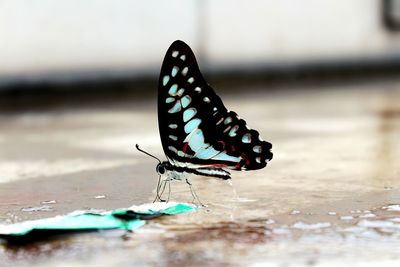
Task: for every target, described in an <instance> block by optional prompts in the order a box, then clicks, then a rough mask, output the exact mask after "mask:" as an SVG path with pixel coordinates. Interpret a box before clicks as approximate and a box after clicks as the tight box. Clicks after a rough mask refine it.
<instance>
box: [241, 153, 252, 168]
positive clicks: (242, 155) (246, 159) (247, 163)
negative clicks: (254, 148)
mask: <svg viewBox="0 0 400 267" xmlns="http://www.w3.org/2000/svg"><path fill="white" fill-rule="evenodd" d="M240 156H241V157H242V158H243V159H244V160H245V161H246V165H250V160H249V159H248V158H247V157H246V155H245V154H244V153H242V154H240Z"/></svg>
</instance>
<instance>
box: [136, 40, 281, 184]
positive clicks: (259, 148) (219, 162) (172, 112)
mask: <svg viewBox="0 0 400 267" xmlns="http://www.w3.org/2000/svg"><path fill="white" fill-rule="evenodd" d="M158 124H159V131H160V137H161V142H162V147H163V150H164V153H165V155H166V157H167V159H168V160H167V161H164V162H161V161H160V160H159V164H158V165H157V168H156V169H157V172H158V174H159V175H160V176H161V175H162V174H166V173H167V174H168V175H169V177H171V178H172V179H180V175H181V174H183V173H189V174H197V175H203V176H211V177H217V178H222V179H230V178H231V176H230V173H229V172H228V171H227V169H231V170H237V171H241V170H257V169H261V168H264V167H265V166H266V165H267V162H268V161H270V160H271V159H272V155H273V154H272V152H271V148H272V145H271V143H269V142H266V141H263V140H262V139H261V137H260V135H259V133H258V132H257V131H256V130H253V129H249V128H248V127H247V125H246V122H245V121H244V120H243V119H241V118H240V117H239V116H238V115H237V114H236V113H235V112H234V111H229V110H228V109H226V107H225V106H224V104H223V103H222V101H221V98H220V97H219V96H218V95H217V94H216V93H215V92H214V90H213V89H212V88H211V87H210V86H209V85H208V84H207V82H206V81H205V79H204V78H203V75H202V74H201V72H200V69H199V66H198V64H197V61H196V58H195V55H194V53H193V51H192V50H191V48H190V47H189V46H188V45H187V44H186V43H184V42H183V41H180V40H177V41H175V42H173V43H172V45H171V46H170V47H169V49H168V51H167V53H166V55H165V58H164V61H163V64H162V67H161V73H160V78H159V85H158ZM137 148H138V146H137ZM138 149H139V148H138ZM141 151H142V150H141ZM142 152H144V151H142ZM144 153H146V152H144ZM146 154H148V153H146ZM148 155H149V154H148ZM150 156H152V155H150ZM153 157H154V156H153Z"/></svg>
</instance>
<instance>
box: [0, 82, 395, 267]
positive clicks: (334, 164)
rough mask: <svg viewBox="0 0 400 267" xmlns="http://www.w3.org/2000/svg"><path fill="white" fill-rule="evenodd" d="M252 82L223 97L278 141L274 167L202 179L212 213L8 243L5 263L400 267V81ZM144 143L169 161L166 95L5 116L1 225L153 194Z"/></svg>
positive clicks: (0, 261) (0, 253)
mask: <svg viewBox="0 0 400 267" xmlns="http://www.w3.org/2000/svg"><path fill="white" fill-rule="evenodd" d="M242 89H243V91H242V92H241V93H240V90H236V91H235V92H236V93H235V94H230V93H229V91H227V90H225V91H222V92H223V93H220V95H221V97H222V99H223V100H224V102H225V105H226V106H227V107H228V108H229V109H232V110H235V111H236V112H237V113H238V114H239V115H240V116H241V117H242V118H245V119H246V120H247V122H248V124H249V126H250V127H252V128H255V129H258V130H259V131H260V134H261V136H262V137H263V138H264V139H266V140H268V141H270V142H272V143H273V152H274V159H273V160H272V161H271V162H270V164H269V165H268V166H267V168H265V169H262V170H258V171H252V172H233V173H232V174H233V179H232V180H231V182H227V181H222V180H217V179H213V178H206V177H193V178H192V182H193V184H194V186H195V188H196V191H197V194H198V195H199V197H200V199H201V200H202V202H203V203H205V204H206V205H207V207H206V208H203V209H200V210H199V211H197V212H195V213H190V214H183V215H178V216H171V217H164V218H162V219H156V220H154V221H151V222H149V223H148V224H147V225H146V226H145V227H143V228H141V229H140V230H138V231H137V232H134V233H123V232H120V231H111V232H102V233H92V234H84V235H73V236H68V237H62V238H60V239H57V240H52V241H44V242H40V243H36V244H31V245H28V246H24V247H9V246H6V245H3V246H1V247H0V266H26V265H40V266H87V265H90V266H132V265H134V266H178V265H179V266H182V265H184V266H266V265H267V266H338V265H341V266H377V265H379V266H397V265H398V264H399V263H400V257H399V255H400V254H399V252H400V246H399V245H400V206H398V204H400V191H399V186H400V179H399V176H400V168H399V166H398V162H399V160H400V152H399V151H400V149H399V148H400V142H399V141H398V136H399V133H400V104H399V103H400V81H386V82H379V83H376V82H375V83H373V84H362V85H354V84H353V85H351V86H350V85H347V86H346V85H342V86H325V87H324V88H320V89H316V88H314V89H309V88H306V87H303V88H302V87H299V88H298V89H296V90H294V89H291V90H283V89H282V90H273V91H272V90H271V91H269V90H268V88H265V89H264V88H263V89H261V90H254V91H253V90H251V89H260V88H248V87H246V88H242ZM238 92H239V93H238ZM136 143H139V144H140V145H141V147H142V148H144V149H146V150H148V151H149V152H152V153H154V154H156V155H158V156H160V157H163V153H162V148H161V144H160V140H159V136H158V129H157V115H156V102H155V99H148V100H137V99H135V98H132V99H125V100H124V102H123V103H116V102H112V103H108V104H107V103H105V104H102V105H87V106H85V105H81V106H79V107H74V108H68V107H64V108H60V109H54V108H51V109H44V110H31V111H21V112H12V113H6V112H4V113H2V114H0V146H1V150H0V199H1V201H0V202H1V203H0V223H12V222H17V221H23V220H29V219H36V218H44V217H51V216H55V215H57V214H65V213H68V212H70V211H73V210H76V209H91V208H92V209H113V208H118V207H128V206H130V205H132V204H140V203H143V202H149V201H151V200H152V199H153V197H154V188H155V186H156V180H157V176H156V173H155V165H156V161H155V160H154V159H152V158H149V157H147V156H145V155H143V154H141V153H139V152H138V151H136V150H135V149H134V145H135V144H136ZM171 198H172V199H173V200H178V201H191V200H192V197H191V194H190V191H189V188H188V187H187V185H186V184H184V183H181V182H173V184H172V193H171ZM31 208H33V209H31ZM32 210H33V211H32Z"/></svg>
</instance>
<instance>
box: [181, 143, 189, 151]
mask: <svg viewBox="0 0 400 267" xmlns="http://www.w3.org/2000/svg"><path fill="white" fill-rule="evenodd" d="M187 148H188V143H184V145H183V148H182V151H183V153H186V151H187Z"/></svg>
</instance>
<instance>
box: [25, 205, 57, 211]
mask: <svg viewBox="0 0 400 267" xmlns="http://www.w3.org/2000/svg"><path fill="white" fill-rule="evenodd" d="M21 211H23V212H38V211H53V207H52V206H49V205H43V206H38V207H28V208H22V209H21Z"/></svg>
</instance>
